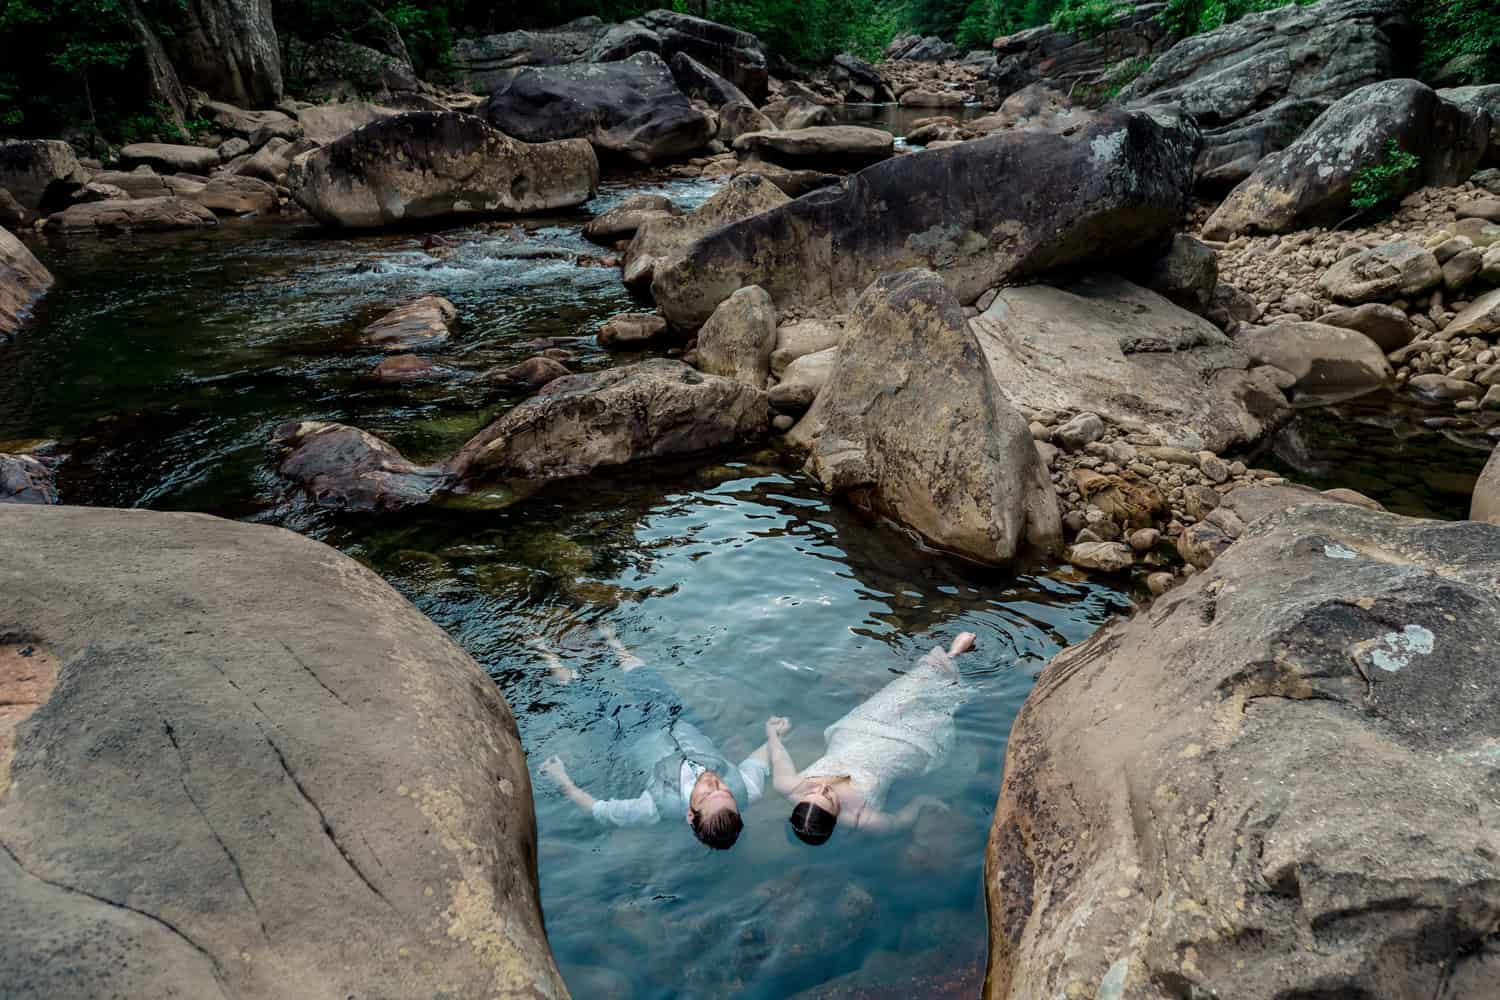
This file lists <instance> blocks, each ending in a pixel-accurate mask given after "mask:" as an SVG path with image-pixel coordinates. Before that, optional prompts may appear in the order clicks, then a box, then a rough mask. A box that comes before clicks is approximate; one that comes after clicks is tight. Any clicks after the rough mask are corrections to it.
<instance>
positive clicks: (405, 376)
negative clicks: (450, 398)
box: [370, 354, 453, 385]
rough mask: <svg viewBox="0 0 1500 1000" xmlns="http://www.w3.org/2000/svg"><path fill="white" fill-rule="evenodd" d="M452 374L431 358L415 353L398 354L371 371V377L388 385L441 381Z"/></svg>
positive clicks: (372, 379)
mask: <svg viewBox="0 0 1500 1000" xmlns="http://www.w3.org/2000/svg"><path fill="white" fill-rule="evenodd" d="M452 374H453V373H452V372H451V371H449V370H448V369H446V368H442V367H440V366H439V365H438V364H437V363H436V362H434V361H433V360H432V359H431V358H422V357H418V356H417V355H415V354H398V355H396V356H395V357H393V358H386V359H385V360H384V361H382V362H380V364H378V365H376V366H375V368H374V370H373V371H371V372H370V379H371V381H374V382H383V383H385V384H387V385H405V384H407V383H411V382H440V381H443V380H444V379H447V378H449V377H450V376H451V375H452Z"/></svg>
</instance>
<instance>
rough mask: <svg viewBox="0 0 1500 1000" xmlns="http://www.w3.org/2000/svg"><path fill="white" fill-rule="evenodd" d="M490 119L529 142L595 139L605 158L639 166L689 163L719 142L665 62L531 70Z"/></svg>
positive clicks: (489, 108)
mask: <svg viewBox="0 0 1500 1000" xmlns="http://www.w3.org/2000/svg"><path fill="white" fill-rule="evenodd" d="M484 114H485V117H486V118H487V119H488V120H489V122H490V123H491V124H492V125H494V126H495V127H496V128H498V129H499V130H500V131H502V132H504V133H505V134H506V135H510V136H515V137H516V138H517V139H522V140H524V141H526V142H546V141H549V140H553V139H587V140H588V141H589V142H591V143H593V145H594V148H595V149H596V150H598V152H599V154H600V155H602V156H617V157H623V158H625V159H628V160H632V161H634V162H636V163H654V162H655V161H657V160H663V159H669V158H671V157H677V156H685V155H687V154H689V153H692V152H695V151H696V150H698V149H701V148H702V147H703V146H704V145H706V144H707V143H708V141H709V140H710V139H712V138H713V137H714V133H715V132H716V131H717V127H716V125H715V123H714V118H713V116H712V115H709V114H706V113H704V112H702V111H699V110H698V109H697V108H695V107H693V105H692V103H691V102H689V101H688V99H687V97H686V95H684V94H683V93H682V91H681V90H679V89H678V87H677V82H676V80H674V79H673V77H672V71H671V70H670V69H668V68H667V64H666V63H664V62H662V60H661V57H660V56H658V55H656V54H654V53H651V52H640V53H637V54H636V55H633V56H631V57H630V58H629V59H625V60H622V61H620V62H612V63H580V64H578V65H574V66H552V67H543V68H534V69H527V70H524V71H522V72H521V73H518V74H517V75H516V76H515V77H514V78H513V79H511V80H510V81H509V82H507V83H505V84H504V85H502V86H501V87H500V89H498V90H496V91H495V93H494V94H493V95H492V96H491V97H490V99H489V103H487V104H486V105H485V109H484Z"/></svg>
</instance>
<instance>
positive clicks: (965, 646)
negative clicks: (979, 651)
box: [948, 632, 979, 656]
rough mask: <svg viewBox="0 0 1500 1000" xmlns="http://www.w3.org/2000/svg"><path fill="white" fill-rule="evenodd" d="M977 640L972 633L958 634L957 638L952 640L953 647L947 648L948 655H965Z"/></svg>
mask: <svg viewBox="0 0 1500 1000" xmlns="http://www.w3.org/2000/svg"><path fill="white" fill-rule="evenodd" d="M978 638H979V637H978V636H977V635H975V634H974V633H973V632H960V633H958V636H957V637H956V638H954V640H953V645H951V646H949V647H948V655H949V656H958V655H959V654H960V653H967V652H968V651H969V650H971V649H973V648H974V641H975V640H976V639H978Z"/></svg>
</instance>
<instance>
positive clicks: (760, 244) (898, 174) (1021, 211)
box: [652, 112, 1197, 328]
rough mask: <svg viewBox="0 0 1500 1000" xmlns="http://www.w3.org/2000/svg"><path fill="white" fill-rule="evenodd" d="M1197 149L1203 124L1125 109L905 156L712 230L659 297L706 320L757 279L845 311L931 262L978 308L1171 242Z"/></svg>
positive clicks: (656, 290) (685, 319)
mask: <svg viewBox="0 0 1500 1000" xmlns="http://www.w3.org/2000/svg"><path fill="white" fill-rule="evenodd" d="M1196 149H1197V132H1196V130H1195V129H1194V128H1193V127H1192V125H1191V124H1190V123H1187V122H1184V121H1182V120H1180V119H1177V118H1172V117H1157V116H1152V115H1149V114H1144V113H1139V112H1136V113H1124V112H1117V113H1112V114H1107V115H1103V116H1100V117H1099V118H1098V119H1097V120H1096V121H1094V122H1093V123H1092V124H1090V125H1088V126H1087V127H1084V128H1081V129H1079V130H1078V131H1077V132H1076V133H1075V134H1073V135H1070V136H1063V135H1057V134H1052V133H1048V132H1025V131H1016V132H1009V133H1005V134H1001V135H996V136H991V137H989V138H986V139H978V140H975V141H972V142H965V143H960V144H958V145H956V146H950V147H948V148H946V149H939V150H928V151H926V152H922V153H914V154H910V155H907V156H900V157H896V158H895V159H892V160H888V161H886V162H884V163H878V164H876V165H875V166H873V167H867V168H866V169H864V170H863V171H861V172H860V173H858V174H856V175H854V176H853V177H851V178H849V179H848V180H847V181H846V182H845V183H844V184H843V185H842V186H840V187H837V188H830V189H828V190H827V191H818V192H813V193H812V194H809V195H805V196H803V197H801V198H798V199H797V200H796V201H793V202H790V203H788V204H786V205H783V206H781V207H779V208H775V209H772V210H771V211H767V212H762V213H760V214H758V215H755V216H753V217H751V218H748V219H746V220H744V221H743V222H738V223H735V224H734V225H729V226H724V227H722V228H720V229H717V230H715V231H713V232H711V233H708V234H707V235H705V236H704V237H703V238H702V239H700V240H698V241H697V242H696V243H694V244H693V245H691V246H690V247H687V248H686V249H685V250H684V251H683V253H682V255H681V257H680V258H678V259H677V260H674V261H672V262H671V263H670V264H669V265H667V266H665V267H662V268H659V269H658V270H657V271H656V274H655V278H654V280H653V283H652V293H653V294H654V295H655V296H656V300H657V302H658V303H659V304H660V305H661V307H662V312H663V314H665V315H666V317H667V319H668V320H669V321H670V322H672V323H673V324H674V325H676V326H680V327H684V328H692V327H697V326H700V325H702V323H703V321H704V320H706V319H707V318H708V316H709V315H710V314H711V313H712V312H713V310H714V308H715V307H716V306H717V305H718V304H719V303H720V302H722V301H723V300H724V299H726V298H728V297H729V295H731V294H732V293H733V292H734V291H735V290H736V289H738V288H742V287H744V286H746V285H760V286H761V287H762V288H764V289H765V290H766V291H767V292H769V293H770V294H771V297H772V298H773V299H775V301H776V305H777V306H778V307H779V308H781V309H783V310H786V309H790V308H793V307H796V308H799V309H810V308H824V309H828V310H829V311H831V312H842V311H844V310H847V308H848V307H849V305H850V304H851V303H852V301H853V300H854V298H855V297H857V296H858V295H859V294H860V293H861V292H862V291H863V290H864V289H865V287H866V286H868V285H869V283H870V282H871V281H872V280H874V279H875V278H876V277H877V276H878V275H880V274H884V273H887V272H891V271H896V270H901V269H903V268H908V267H927V268H931V269H932V270H934V271H936V272H937V273H938V275H940V276H941V278H942V280H943V281H944V283H946V284H947V285H948V287H949V288H951V289H952V290H953V291H954V293H955V294H956V295H957V296H958V299H959V301H960V302H961V303H964V304H968V303H971V302H973V301H974V300H976V299H977V298H978V297H979V296H980V295H981V294H982V293H984V292H985V291H986V290H988V289H990V288H993V287H994V286H995V285H998V284H1001V283H1002V282H1011V281H1015V280H1018V279H1021V278H1024V277H1026V276H1028V275H1034V274H1041V273H1045V272H1047V271H1051V270H1054V269H1058V268H1064V267H1074V266H1077V265H1079V264H1082V263H1084V262H1087V261H1100V260H1107V259H1109V258H1112V257H1120V256H1124V255H1129V254H1131V253H1132V252H1134V251H1136V250H1138V249H1139V248H1141V247H1143V246H1147V245H1149V244H1155V243H1159V242H1161V241H1162V240H1164V239H1165V238H1166V237H1168V236H1169V235H1170V234H1171V232H1172V231H1173V229H1174V228H1175V227H1176V226H1177V224H1178V223H1179V222H1180V220H1181V218H1182V215H1183V212H1184V210H1185V208H1186V205H1187V198H1188V192H1189V190H1190V187H1191V184H1192V163H1193V155H1194V153H1195V151H1196ZM999 177H1004V178H1006V182H1005V183H997V182H996V178H999Z"/></svg>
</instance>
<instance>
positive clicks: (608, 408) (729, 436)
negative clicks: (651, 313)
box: [446, 358, 771, 489]
mask: <svg viewBox="0 0 1500 1000" xmlns="http://www.w3.org/2000/svg"><path fill="white" fill-rule="evenodd" d="M770 421H771V414H770V407H769V405H768V404H767V402H766V394H765V393H764V392H760V391H757V390H755V389H752V388H750V387H749V386H746V385H741V384H740V383H738V382H736V381H734V380H733V379H727V378H720V377H719V376H717V375H705V374H703V373H701V372H698V371H694V370H693V369H692V368H690V367H688V366H687V365H685V364H683V363H682V362H680V361H670V360H668V359H666V358H653V359H650V360H647V361H641V362H638V363H636V364H633V365H626V366H624V367H621V368H610V369H607V370H605V371H601V372H592V373H589V374H586V375H568V376H565V377H563V378H560V379H557V380H555V381H553V382H551V383H549V384H548V385H547V386H546V387H545V388H543V389H542V390H541V392H539V393H538V394H537V395H535V396H533V397H532V398H530V399H528V400H526V401H525V402H524V403H521V404H520V405H519V406H517V407H516V408H515V409H513V410H511V411H510V412H508V413H506V414H505V415H504V416H502V417H501V418H500V419H499V420H496V421H495V422H494V423H493V424H491V425H490V426H489V427H487V428H485V429H484V430H483V431H481V432H480V433H479V434H477V435H475V437H474V438H472V439H471V440H470V441H469V442H468V443H467V444H465V445H464V446H463V448H461V449H460V450H459V452H458V454H457V455H455V456H454V457H453V458H451V459H450V460H449V461H448V463H447V466H446V468H447V471H448V472H449V473H450V474H451V475H452V476H453V478H454V479H455V480H456V485H457V487H458V488H459V489H462V488H463V487H464V486H465V485H467V484H471V483H478V482H483V481H485V480H489V479H500V478H521V479H541V480H546V479H563V478H567V477H570V476H583V475H588V474H589V473H591V472H594V471H595V470H599V469H609V468H613V467H616V466H622V465H626V464H629V463H631V462H638V461H642V460H645V459H653V458H669V457H672V456H678V455H690V454H694V453H697V452H704V451H710V450H713V449H716V448H729V447H737V446H744V445H747V444H750V443H753V442H755V441H759V440H760V439H761V438H763V437H764V436H765V434H766V431H767V428H768V425H769V424H770Z"/></svg>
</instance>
